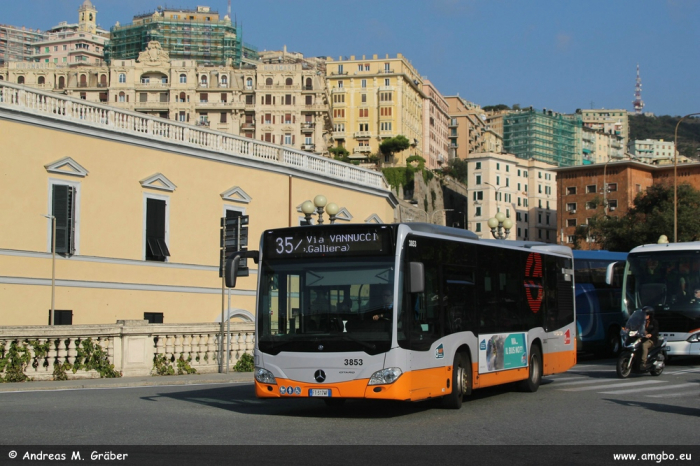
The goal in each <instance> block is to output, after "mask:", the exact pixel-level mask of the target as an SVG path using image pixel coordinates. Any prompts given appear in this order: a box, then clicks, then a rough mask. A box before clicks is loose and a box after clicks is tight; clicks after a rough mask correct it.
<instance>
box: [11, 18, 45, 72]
mask: <svg viewBox="0 0 700 466" xmlns="http://www.w3.org/2000/svg"><path fill="white" fill-rule="evenodd" d="M42 40H44V33H43V32H42V31H40V30H38V29H27V28H26V27H24V26H22V27H16V26H10V25H8V24H0V66H2V65H6V64H7V63H10V62H17V61H19V62H23V61H27V62H31V61H34V50H35V44H36V43H37V42H39V41H42Z"/></svg>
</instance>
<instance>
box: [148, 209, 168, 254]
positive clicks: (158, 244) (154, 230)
mask: <svg viewBox="0 0 700 466" xmlns="http://www.w3.org/2000/svg"><path fill="white" fill-rule="evenodd" d="M168 256H170V250H169V249H168V245H167V244H166V243H165V201H162V200H159V199H147V200H146V260H150V261H161V262H165V258H166V257H168Z"/></svg>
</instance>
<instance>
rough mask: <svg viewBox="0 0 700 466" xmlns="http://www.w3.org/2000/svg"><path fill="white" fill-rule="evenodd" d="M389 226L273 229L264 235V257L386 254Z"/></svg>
mask: <svg viewBox="0 0 700 466" xmlns="http://www.w3.org/2000/svg"><path fill="white" fill-rule="evenodd" d="M390 236H391V230H390V229H388V228H372V229H366V228H363V229H355V228H353V229H351V230H341V229H338V228H330V229H325V228H322V227H312V228H304V229H299V230H275V231H270V232H267V233H266V234H265V244H264V248H265V252H264V255H265V257H267V258H274V259H280V258H298V257H309V256H365V255H384V254H387V253H389V250H390V248H389V245H390V241H389V238H390Z"/></svg>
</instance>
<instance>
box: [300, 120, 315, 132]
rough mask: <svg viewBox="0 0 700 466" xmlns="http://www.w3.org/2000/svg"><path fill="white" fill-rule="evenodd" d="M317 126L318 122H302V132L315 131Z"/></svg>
mask: <svg viewBox="0 0 700 466" xmlns="http://www.w3.org/2000/svg"><path fill="white" fill-rule="evenodd" d="M315 127H316V123H311V122H304V123H302V124H301V132H302V133H313V132H314V128H315Z"/></svg>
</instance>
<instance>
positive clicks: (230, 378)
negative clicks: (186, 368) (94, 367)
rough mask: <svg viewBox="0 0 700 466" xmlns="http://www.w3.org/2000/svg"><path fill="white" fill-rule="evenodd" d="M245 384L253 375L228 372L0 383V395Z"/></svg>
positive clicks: (249, 381)
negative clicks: (4, 393) (92, 389)
mask: <svg viewBox="0 0 700 466" xmlns="http://www.w3.org/2000/svg"><path fill="white" fill-rule="evenodd" d="M244 383H251V384H252V383H253V373H252V372H229V373H228V374H193V375H165V376H146V377H119V378H116V379H81V380H60V381H53V380H43V381H37V382H20V383H0V393H2V392H25V391H42V390H77V389H89V388H124V387H152V386H162V385H197V384H244Z"/></svg>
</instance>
